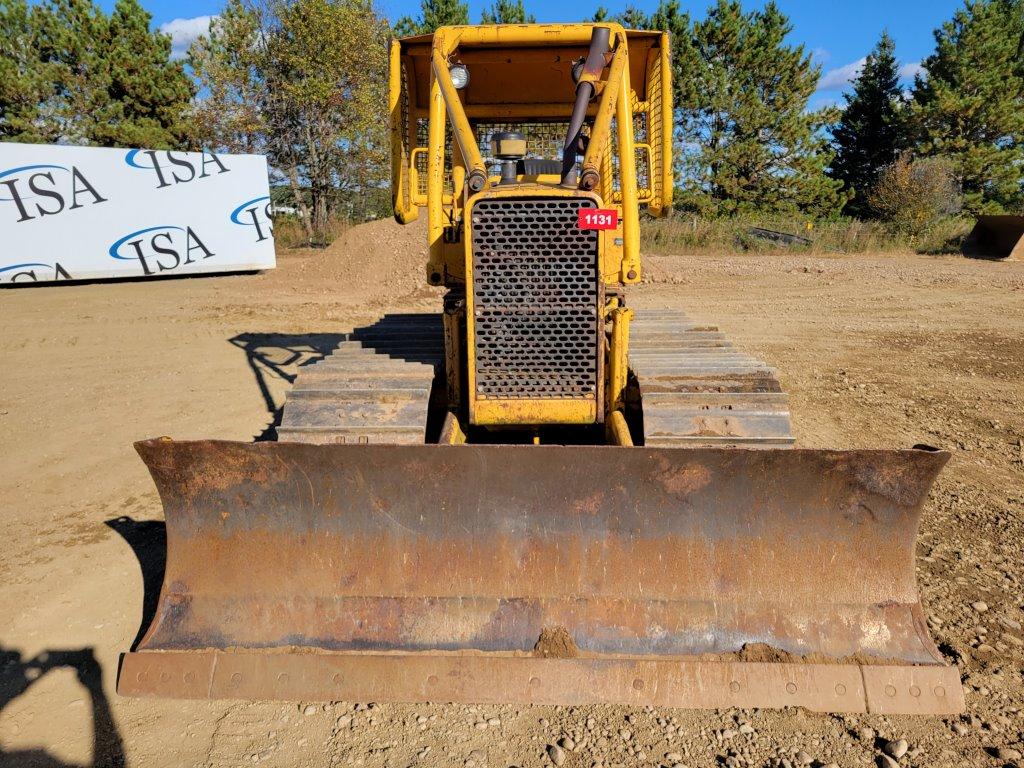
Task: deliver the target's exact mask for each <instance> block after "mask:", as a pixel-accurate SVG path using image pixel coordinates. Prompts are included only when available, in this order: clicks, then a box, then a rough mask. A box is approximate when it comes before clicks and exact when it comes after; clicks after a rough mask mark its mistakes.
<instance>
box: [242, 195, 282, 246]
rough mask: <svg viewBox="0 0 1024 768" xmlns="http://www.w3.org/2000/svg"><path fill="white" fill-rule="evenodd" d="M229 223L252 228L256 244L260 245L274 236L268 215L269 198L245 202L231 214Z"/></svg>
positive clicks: (269, 215)
mask: <svg viewBox="0 0 1024 768" xmlns="http://www.w3.org/2000/svg"><path fill="white" fill-rule="evenodd" d="M231 222H232V223H233V224H239V225H241V226H243V227H252V233H253V235H254V237H255V238H256V242H257V243H261V242H263V241H264V240H266V239H268V238H269V237H271V236H272V235H273V234H274V224H273V219H272V218H271V214H270V198H269V197H267V196H263V197H254V198H253V199H252V200H246V201H245V202H244V203H242V204H241V205H240V206H238V207H237V208H235V210H233V211H232V212H231Z"/></svg>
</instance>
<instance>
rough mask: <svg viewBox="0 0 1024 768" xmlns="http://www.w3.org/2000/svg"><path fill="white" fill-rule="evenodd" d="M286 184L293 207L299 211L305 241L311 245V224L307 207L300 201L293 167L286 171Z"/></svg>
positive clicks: (297, 182) (297, 177)
mask: <svg viewBox="0 0 1024 768" xmlns="http://www.w3.org/2000/svg"><path fill="white" fill-rule="evenodd" d="M288 183H289V185H290V186H291V188H292V195H293V196H294V197H295V207H296V208H298V209H299V218H300V219H302V228H303V229H305V230H306V241H307V242H308V243H309V244H310V245H312V244H313V222H312V221H311V220H310V215H309V206H308V205H306V201H305V200H303V199H302V190H301V189H300V188H299V171H298V169H297V168H296V167H295V166H294V165H293V166H291V167H290V168H289V169H288Z"/></svg>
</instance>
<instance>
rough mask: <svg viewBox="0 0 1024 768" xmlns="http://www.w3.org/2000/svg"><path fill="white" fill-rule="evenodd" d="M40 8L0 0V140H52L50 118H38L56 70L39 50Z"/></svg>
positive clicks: (54, 136) (20, 1)
mask: <svg viewBox="0 0 1024 768" xmlns="http://www.w3.org/2000/svg"><path fill="white" fill-rule="evenodd" d="M39 15H40V11H39V8H32V9H30V8H29V5H28V3H27V2H26V0H4V2H0V140H2V141H21V142H54V141H57V140H58V139H59V138H60V135H59V131H57V130H56V125H55V123H54V122H53V121H46V122H40V121H39V120H38V117H39V113H40V105H41V104H44V103H47V102H49V101H50V100H51V99H52V98H53V95H54V89H55V86H54V83H55V81H56V73H55V71H54V67H53V65H52V64H49V63H47V62H46V61H44V59H43V56H42V55H41V54H40V48H41V46H42V35H41V23H40V19H39Z"/></svg>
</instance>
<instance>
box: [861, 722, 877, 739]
mask: <svg viewBox="0 0 1024 768" xmlns="http://www.w3.org/2000/svg"><path fill="white" fill-rule="evenodd" d="M857 738H858V739H860V740H861V741H867V742H872V741H874V740H875V730H874V728H868V727H867V726H866V725H865V726H864V727H863V728H861V729H860V730H859V731H857Z"/></svg>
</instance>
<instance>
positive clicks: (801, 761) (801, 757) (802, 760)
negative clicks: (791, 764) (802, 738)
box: [793, 749, 814, 765]
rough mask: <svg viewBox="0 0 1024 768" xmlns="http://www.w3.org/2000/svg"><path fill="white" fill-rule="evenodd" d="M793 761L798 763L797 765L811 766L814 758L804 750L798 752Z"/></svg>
mask: <svg viewBox="0 0 1024 768" xmlns="http://www.w3.org/2000/svg"><path fill="white" fill-rule="evenodd" d="M793 760H795V761H796V764H797V765H810V764H811V763H813V762H814V758H813V757H811V756H810V755H808V754H807V753H806V752H804V751H803V750H802V749H801V750H798V751H797V753H796V754H795V755H793Z"/></svg>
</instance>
